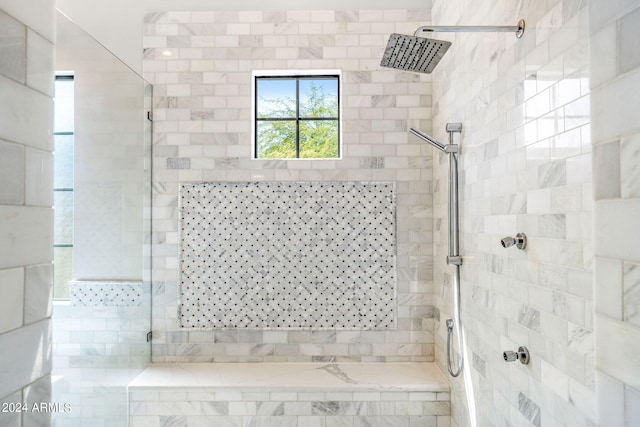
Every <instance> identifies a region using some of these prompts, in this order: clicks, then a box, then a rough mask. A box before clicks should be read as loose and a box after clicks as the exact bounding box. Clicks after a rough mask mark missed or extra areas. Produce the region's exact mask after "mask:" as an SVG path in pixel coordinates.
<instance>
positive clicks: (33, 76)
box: [26, 29, 55, 96]
mask: <svg viewBox="0 0 640 427" xmlns="http://www.w3.org/2000/svg"><path fill="white" fill-rule="evenodd" d="M54 56H55V54H54V46H53V43H51V42H50V41H49V40H47V39H45V38H44V37H42V36H41V35H39V34H37V33H36V32H35V31H33V30H31V29H29V30H28V32H27V73H26V77H27V78H26V83H27V85H28V86H29V87H32V88H34V89H36V90H38V91H40V92H42V93H44V94H46V95H49V96H53V74H52V70H53V69H54Z"/></svg>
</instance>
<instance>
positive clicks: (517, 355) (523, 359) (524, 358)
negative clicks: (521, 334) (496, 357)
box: [502, 346, 529, 365]
mask: <svg viewBox="0 0 640 427" xmlns="http://www.w3.org/2000/svg"><path fill="white" fill-rule="evenodd" d="M502 357H503V358H504V361H505V362H515V361H516V360H518V361H520V363H522V364H523V365H528V364H529V350H528V349H527V347H525V346H522V347H518V351H504V352H502Z"/></svg>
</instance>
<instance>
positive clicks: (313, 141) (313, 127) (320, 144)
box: [300, 120, 338, 159]
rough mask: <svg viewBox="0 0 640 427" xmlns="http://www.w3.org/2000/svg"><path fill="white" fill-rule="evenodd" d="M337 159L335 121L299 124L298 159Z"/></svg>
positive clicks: (336, 123)
mask: <svg viewBox="0 0 640 427" xmlns="http://www.w3.org/2000/svg"><path fill="white" fill-rule="evenodd" d="M337 157H338V121H337V120H303V121H301V122H300V158H306V159H312V158H314V159H317V158H337Z"/></svg>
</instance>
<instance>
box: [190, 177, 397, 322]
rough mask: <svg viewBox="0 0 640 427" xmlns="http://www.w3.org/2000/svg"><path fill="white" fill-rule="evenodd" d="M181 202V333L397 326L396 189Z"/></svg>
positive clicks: (323, 188) (338, 186)
mask: <svg viewBox="0 0 640 427" xmlns="http://www.w3.org/2000/svg"><path fill="white" fill-rule="evenodd" d="M180 201H181V205H180V214H181V257H180V261H181V269H180V272H181V291H180V299H181V301H180V322H181V326H182V327H188V328H330V329H387V328H393V327H394V326H395V304H396V301H395V292H396V271H395V270H396V230H395V184H393V183H351V182H349V183H347V182H334V183H329V182H327V183H319V182H314V183H204V184H183V185H182V186H181V197H180Z"/></svg>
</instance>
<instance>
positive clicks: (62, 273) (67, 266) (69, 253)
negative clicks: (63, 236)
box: [53, 248, 73, 299]
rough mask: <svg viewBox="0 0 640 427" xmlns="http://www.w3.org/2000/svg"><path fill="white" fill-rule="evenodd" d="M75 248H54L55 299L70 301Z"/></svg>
mask: <svg viewBox="0 0 640 427" xmlns="http://www.w3.org/2000/svg"><path fill="white" fill-rule="evenodd" d="M72 267H73V248H53V297H54V298H55V299H69V286H68V283H69V281H70V280H71V279H72V278H73V273H72V271H73V268H72Z"/></svg>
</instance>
